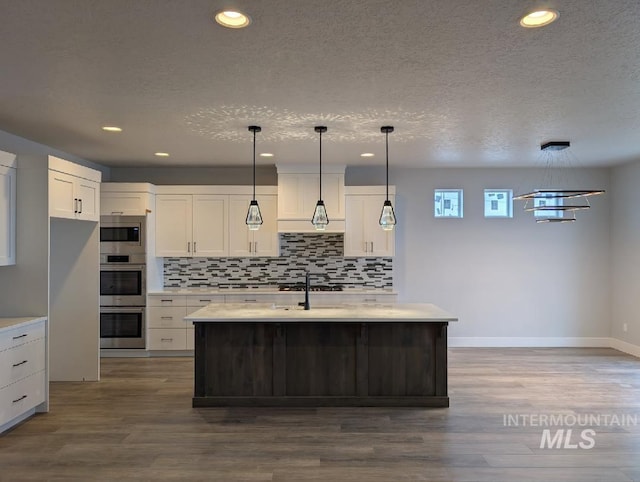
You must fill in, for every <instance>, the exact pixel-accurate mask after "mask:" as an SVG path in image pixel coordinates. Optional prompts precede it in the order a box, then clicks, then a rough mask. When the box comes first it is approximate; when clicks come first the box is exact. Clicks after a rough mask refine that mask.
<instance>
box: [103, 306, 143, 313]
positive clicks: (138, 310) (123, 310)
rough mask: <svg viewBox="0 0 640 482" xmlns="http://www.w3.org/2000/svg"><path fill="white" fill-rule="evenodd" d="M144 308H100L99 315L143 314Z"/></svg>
mask: <svg viewBox="0 0 640 482" xmlns="http://www.w3.org/2000/svg"><path fill="white" fill-rule="evenodd" d="M144 311H145V307H144V306H101V307H100V313H144Z"/></svg>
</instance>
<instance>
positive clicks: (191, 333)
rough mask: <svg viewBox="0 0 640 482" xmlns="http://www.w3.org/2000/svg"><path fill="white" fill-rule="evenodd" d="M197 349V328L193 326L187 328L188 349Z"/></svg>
mask: <svg viewBox="0 0 640 482" xmlns="http://www.w3.org/2000/svg"><path fill="white" fill-rule="evenodd" d="M194 349H195V330H194V329H193V325H192V328H187V350H194Z"/></svg>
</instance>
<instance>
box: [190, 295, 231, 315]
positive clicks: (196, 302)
mask: <svg viewBox="0 0 640 482" xmlns="http://www.w3.org/2000/svg"><path fill="white" fill-rule="evenodd" d="M224 296H225V295H188V296H187V308H201V307H203V306H207V305H208V304H210V303H224ZM194 311H195V310H191V311H190V313H193V312H194Z"/></svg>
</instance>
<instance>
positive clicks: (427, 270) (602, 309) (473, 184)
mask: <svg viewBox="0 0 640 482" xmlns="http://www.w3.org/2000/svg"><path fill="white" fill-rule="evenodd" d="M542 175H543V173H542V172H541V170H539V169H538V170H536V169H453V168H451V169H392V170H391V172H390V183H391V184H394V185H395V186H396V192H397V194H396V215H397V218H398V226H397V235H396V236H397V238H396V258H395V260H394V285H395V287H396V289H397V290H398V292H399V294H400V295H399V296H400V301H405V302H433V303H435V304H437V305H439V306H441V307H442V308H444V309H446V310H448V311H450V312H452V313H454V314H455V315H457V316H458V317H459V318H460V322H459V323H457V324H453V326H451V327H450V331H449V334H450V336H452V337H563V338H567V337H609V335H610V323H609V317H610V304H609V290H608V286H609V280H610V269H609V253H610V239H609V205H610V199H609V196H608V195H606V194H605V195H604V196H598V197H595V198H593V200H592V208H591V209H590V210H589V211H588V212H582V213H578V220H577V221H576V222H575V223H563V224H536V223H535V221H534V220H533V217H532V214H531V213H525V212H524V211H523V204H522V202H521V201H515V202H514V217H513V218H512V219H485V218H484V215H483V190H484V189H485V188H495V189H498V188H506V189H510V188H512V189H514V193H516V194H517V193H519V192H520V191H524V192H527V191H529V190H531V189H533V188H536V187H541V186H539V185H536V181H539V180H540V179H542ZM346 179H347V184H350V185H357V184H380V181H381V180H382V182H384V172H383V171H381V170H378V171H376V170H372V169H371V168H368V169H366V168H350V169H348V170H347V178H346ZM567 182H571V183H572V184H573V185H568V186H567V187H573V188H598V189H607V190H608V189H609V171H608V170H606V169H579V170H578V169H576V170H573V171H572V172H571V173H570V178H569V180H568V181H567ZM436 188H460V189H464V218H463V219H435V218H434V216H433V190H434V189H436ZM516 191H517V192H516Z"/></svg>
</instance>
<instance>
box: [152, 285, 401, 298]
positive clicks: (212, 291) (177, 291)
mask: <svg viewBox="0 0 640 482" xmlns="http://www.w3.org/2000/svg"><path fill="white" fill-rule="evenodd" d="M249 293H250V294H265V295H276V294H277V295H291V294H301V295H302V296H304V291H280V290H279V289H278V287H277V286H275V287H270V288H267V287H265V288H164V289H162V290H149V291H148V294H149V295H246V294H249ZM311 294H312V295H313V296H315V295H320V296H326V295H349V294H352V295H360V294H364V295H368V294H371V295H373V294H379V295H396V294H398V292H397V291H394V290H392V289H386V288H378V289H375V288H370V289H361V288H345V289H343V290H342V291H312V292H311Z"/></svg>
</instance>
